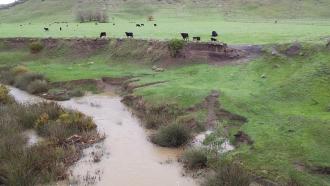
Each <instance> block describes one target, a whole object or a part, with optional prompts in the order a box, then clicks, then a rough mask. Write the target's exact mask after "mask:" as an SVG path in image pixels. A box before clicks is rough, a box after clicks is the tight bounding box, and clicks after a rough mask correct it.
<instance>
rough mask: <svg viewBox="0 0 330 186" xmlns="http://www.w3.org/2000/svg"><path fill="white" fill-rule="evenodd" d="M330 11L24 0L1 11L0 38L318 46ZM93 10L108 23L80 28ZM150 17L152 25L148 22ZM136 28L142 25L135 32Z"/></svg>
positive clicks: (323, 5)
mask: <svg viewBox="0 0 330 186" xmlns="http://www.w3.org/2000/svg"><path fill="white" fill-rule="evenodd" d="M329 8H330V2H329V1H327V0H322V1H320V0H318V1H316V0H315V1H314V0H299V1H297V0H294V1H284V0H281V1H275V0H267V1H258V0H257V1H255V0H253V1H252V0H244V1H243V0H235V1H228V0H222V1H216V0H208V1H206V2H205V1H193V2H191V1H170V0H168V1H154V0H147V1H142V0H139V1H119V0H116V1H73V0H67V1H63V0H52V1H50V0H45V1H39V0H28V1H27V2H25V3H23V4H19V5H17V6H14V7H11V8H8V9H2V10H0V23H1V24H0V37H56V38H63V37H65V38H67V37H91V38H96V37H98V36H99V34H100V32H104V31H106V32H107V33H108V36H109V37H115V38H122V37H125V34H124V33H125V32H127V31H130V32H134V36H135V37H136V38H145V39H162V40H164V39H165V40H168V39H172V38H180V37H181V36H180V34H179V33H181V32H189V33H190V35H191V37H192V36H201V38H202V40H203V41H209V40H210V33H211V31H213V30H216V31H218V33H219V35H220V37H219V40H221V41H223V42H227V43H236V44H253V43H257V44H260V43H274V42H276V43H278V42H292V41H294V40H309V41H317V40H318V39H319V38H320V37H329V35H330V31H329V30H330V29H329V27H330V22H329V17H330V15H329V11H328V9H329ZM93 9H95V11H96V10H102V11H107V12H108V14H109V22H110V23H103V24H98V25H96V24H94V23H78V21H77V14H78V12H81V11H83V12H87V13H86V14H90V12H93ZM95 11H94V12H95ZM149 16H153V17H154V19H155V20H154V21H151V22H149V21H147V20H148V17H149ZM275 20H277V21H278V23H277V24H275V23H274V22H275ZM55 22H60V23H55ZM63 22H64V23H63ZM136 23H140V24H141V23H144V24H145V26H144V27H138V28H137V27H136V26H135V24H136ZM154 23H156V24H157V25H158V26H157V27H154V26H153V24H154ZM113 24H115V25H113ZM44 27H47V28H49V32H45V31H44ZM60 27H61V28H62V31H61V30H60Z"/></svg>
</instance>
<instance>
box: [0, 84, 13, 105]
mask: <svg viewBox="0 0 330 186" xmlns="http://www.w3.org/2000/svg"><path fill="white" fill-rule="evenodd" d="M11 101H12V98H11V97H10V96H9V90H8V89H7V88H6V87H5V86H3V85H0V104H7V103H9V102H11Z"/></svg>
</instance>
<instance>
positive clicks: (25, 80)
mask: <svg viewBox="0 0 330 186" xmlns="http://www.w3.org/2000/svg"><path fill="white" fill-rule="evenodd" d="M44 79H45V78H44V76H43V75H41V74H36V73H32V72H28V73H24V74H21V75H18V76H16V78H15V83H14V86H15V87H17V88H19V89H22V90H27V87H28V85H29V84H30V83H31V82H32V81H35V80H44Z"/></svg>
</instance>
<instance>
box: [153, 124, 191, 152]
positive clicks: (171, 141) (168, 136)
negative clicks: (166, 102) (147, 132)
mask: <svg viewBox="0 0 330 186" xmlns="http://www.w3.org/2000/svg"><path fill="white" fill-rule="evenodd" d="M190 137H191V132H190V131H189V130H188V129H187V128H185V127H184V126H182V125H180V124H171V125H168V126H164V127H161V128H160V129H159V130H158V132H157V133H156V134H155V135H154V136H153V137H152V138H151V140H152V142H154V143H155V144H158V145H160V146H163V147H179V146H181V145H183V144H185V143H187V142H188V140H189V139H190Z"/></svg>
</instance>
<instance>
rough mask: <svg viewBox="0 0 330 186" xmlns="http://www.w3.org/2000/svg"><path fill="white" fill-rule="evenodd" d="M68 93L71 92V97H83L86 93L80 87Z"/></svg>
mask: <svg viewBox="0 0 330 186" xmlns="http://www.w3.org/2000/svg"><path fill="white" fill-rule="evenodd" d="M68 94H69V97H82V96H84V94H85V93H84V91H83V90H81V89H80V88H75V89H73V90H71V91H69V93H68Z"/></svg>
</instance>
